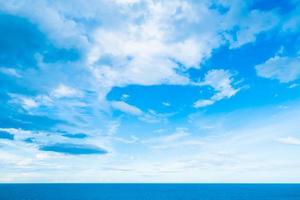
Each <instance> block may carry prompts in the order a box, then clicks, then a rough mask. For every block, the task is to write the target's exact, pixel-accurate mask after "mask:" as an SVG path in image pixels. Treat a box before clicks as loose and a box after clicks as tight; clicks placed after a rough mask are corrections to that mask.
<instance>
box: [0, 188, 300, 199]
mask: <svg viewBox="0 0 300 200" xmlns="http://www.w3.org/2000/svg"><path fill="white" fill-rule="evenodd" d="M0 200H300V184H0Z"/></svg>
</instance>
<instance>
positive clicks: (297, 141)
mask: <svg viewBox="0 0 300 200" xmlns="http://www.w3.org/2000/svg"><path fill="white" fill-rule="evenodd" d="M278 141H279V142H280V143H282V144H290V145H300V139H299V138H295V137H284V138H279V139H278Z"/></svg>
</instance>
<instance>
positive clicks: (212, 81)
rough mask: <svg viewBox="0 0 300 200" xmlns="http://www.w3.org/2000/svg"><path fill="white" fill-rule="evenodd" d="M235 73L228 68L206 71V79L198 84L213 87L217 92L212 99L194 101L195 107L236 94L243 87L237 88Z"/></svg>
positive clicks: (210, 103) (207, 104)
mask: <svg viewBox="0 0 300 200" xmlns="http://www.w3.org/2000/svg"><path fill="white" fill-rule="evenodd" d="M235 84H236V83H235V81H234V79H233V75H232V74H231V73H230V72H229V71H227V70H222V69H219V70H210V71H208V72H207V73H206V75H205V78H204V81H203V82H200V83H197V84H196V85H202V86H209V87H212V88H213V89H214V90H215V91H216V93H215V94H214V95H213V96H212V97H211V98H210V99H200V100H198V101H196V102H195V103H194V107H195V108H200V107H205V106H209V105H212V104H214V103H215V102H217V101H220V100H222V99H226V98H230V97H232V96H234V95H235V94H236V93H237V92H238V91H239V90H240V89H241V88H235V86H234V85H235Z"/></svg>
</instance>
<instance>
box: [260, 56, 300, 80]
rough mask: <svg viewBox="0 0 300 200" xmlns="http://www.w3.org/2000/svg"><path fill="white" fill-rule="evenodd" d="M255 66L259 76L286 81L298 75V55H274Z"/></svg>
mask: <svg viewBox="0 0 300 200" xmlns="http://www.w3.org/2000/svg"><path fill="white" fill-rule="evenodd" d="M255 68H256V73H257V75H258V76H260V77H263V78H268V79H276V80H278V81H280V82H282V83H288V82H292V81H295V80H297V79H298V78H299V77H300V57H282V56H275V57H272V58H270V59H268V60H267V61H266V62H265V63H262V64H259V65H256V67H255Z"/></svg>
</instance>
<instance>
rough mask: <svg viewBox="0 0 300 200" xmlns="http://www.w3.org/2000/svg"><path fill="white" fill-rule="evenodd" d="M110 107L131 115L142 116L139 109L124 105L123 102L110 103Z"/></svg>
mask: <svg viewBox="0 0 300 200" xmlns="http://www.w3.org/2000/svg"><path fill="white" fill-rule="evenodd" d="M111 105H112V107H113V108H114V109H116V110H120V111H122V112H124V113H128V114H131V115H135V116H141V115H142V114H143V111H141V110H140V109H139V108H137V107H135V106H132V105H130V104H128V103H125V102H124V101H112V102H111Z"/></svg>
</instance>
